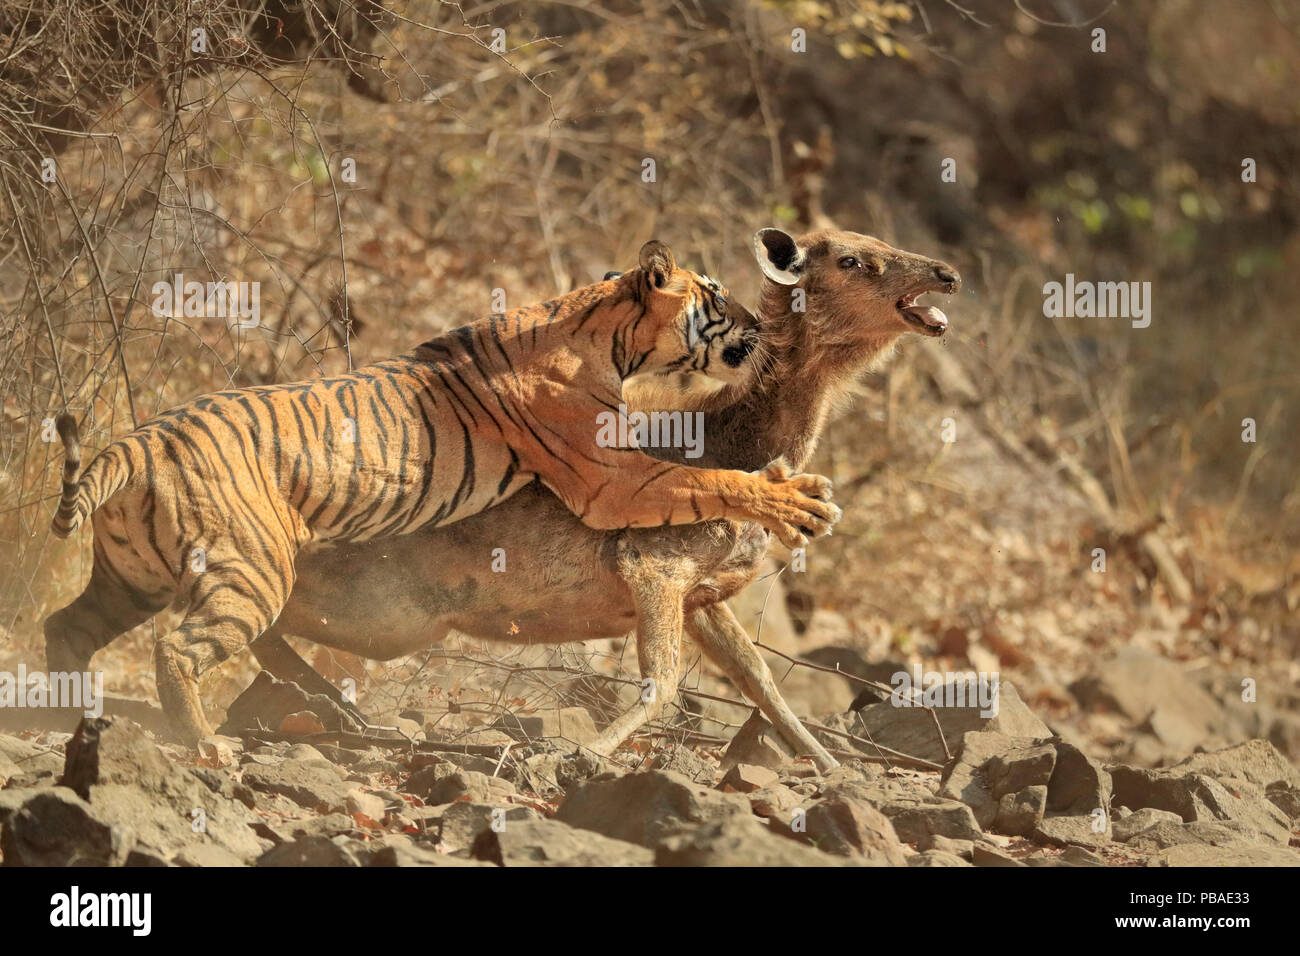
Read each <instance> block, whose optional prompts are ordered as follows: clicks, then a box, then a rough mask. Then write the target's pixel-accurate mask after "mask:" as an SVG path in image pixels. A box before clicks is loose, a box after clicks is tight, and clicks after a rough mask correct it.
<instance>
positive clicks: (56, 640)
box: [44, 552, 173, 674]
mask: <svg viewBox="0 0 1300 956" xmlns="http://www.w3.org/2000/svg"><path fill="white" fill-rule="evenodd" d="M172 593H173V589H172V585H171V582H170V581H169V582H166V584H165V585H163V584H160V587H159V590H158V591H157V592H155V593H153V594H147V593H145V592H143V591H141V590H140V589H139V588H137V587H135V586H132V585H131V584H129V583H127V582H126V581H123V580H122V579H121V578H120V577H119V576H118V575H117V574H116V573H115V572H114V571H113V569H112V567H111V566H110V565H109V564H108V563H107V562H106V561H105V560H104V559H103V558H102V556H101V555H100V554H99V553H98V552H97V553H96V555H95V564H94V567H93V569H92V570H91V572H90V580H89V581H88V582H86V587H85V590H83V591H82V592H81V595H80V596H79V597H78V598H77V599H76V600H75V601H73V602H72V603H71V604H69V605H68V606H67V607H65V608H63V609H61V610H58V611H55V612H54V613H53V614H51V615H50V616H49V617H48V618H46V619H45V628H44V629H45V667H46V669H47V670H48V671H49V672H50V673H65V674H68V673H74V672H84V671H86V670H88V669H89V668H90V659H91V658H92V657H93V656H94V654H95V652H96V651H98V650H99V649H100V648H102V647H106V646H108V645H109V644H110V643H112V642H113V641H114V640H115V639H116V638H118V637H120V636H121V635H123V634H125V633H126V632H127V631H129V630H131V628H133V627H135V626H137V625H139V624H143V623H144V622H145V621H147V620H149V618H151V617H153V616H154V615H155V614H157V613H158V612H159V611H161V610H162V609H163V608H165V607H167V605H168V604H170V603H171V600H172Z"/></svg>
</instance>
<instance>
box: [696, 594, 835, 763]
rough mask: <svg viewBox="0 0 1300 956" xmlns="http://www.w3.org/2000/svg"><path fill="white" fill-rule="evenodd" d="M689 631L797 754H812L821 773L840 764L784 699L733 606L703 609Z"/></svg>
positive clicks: (722, 605)
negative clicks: (732, 608) (737, 618)
mask: <svg viewBox="0 0 1300 956" xmlns="http://www.w3.org/2000/svg"><path fill="white" fill-rule="evenodd" d="M686 631H687V633H688V634H690V636H691V640H693V641H695V643H697V644H698V645H699V646H700V649H701V650H703V651H704V653H705V654H706V655H707V656H708V657H709V659H710V660H712V661H713V662H714V663H715V664H717V665H718V666H719V667H721V668H722V670H723V671H724V672H725V673H726V675H727V677H729V678H730V679H731V681H732V683H734V684H735V685H736V687H737V688H739V690H740V691H741V693H743V694H744V695H745V696H746V697H748V698H749V699H750V700H752V701H753V702H754V703H756V704H757V705H758V709H759V710H760V711H762V713H763V716H764V717H766V718H767V719H768V720H770V721H771V722H772V726H773V727H775V728H776V730H777V732H778V733H780V735H781V736H782V737H783V738H785V740H786V742H787V743H789V744H790V745H791V746H793V747H794V748H795V750H796V752H797V753H804V754H811V755H812V758H813V762H814V763H816V765H817V769H818V770H820V771H822V772H825V771H827V770H830V769H831V768H832V767H838V766H839V762H838V761H837V760H836V759H835V758H834V757H832V756H831V755H830V754H829V753H828V752H827V750H826V748H825V747H823V746H822V745H821V744H820V743H818V741H817V738H816V737H814V736H813V735H812V734H810V733H809V732H808V728H807V727H805V726H804V725H803V723H802V722H801V721H800V720H799V718H798V717H797V716H795V713H794V711H792V710H791V709H790V705H789V704H787V703H786V702H785V698H783V697H782V696H781V691H780V690H779V689H778V688H777V686H776V680H775V679H774V678H773V677H772V671H771V670H770V669H769V668H768V666H767V662H766V661H764V660H763V657H762V655H761V654H759V653H758V649H757V648H755V647H754V644H753V642H752V641H751V640H750V639H749V635H748V634H747V633H745V629H744V628H743V627H742V626H741V624H740V622H739V621H737V620H736V615H735V614H733V613H732V612H731V608H729V607H727V605H726V604H723V603H722V602H719V603H717V604H711V605H709V606H708V607H703V608H700V609H699V610H697V611H696V612H695V613H694V614H692V615H691V616H690V618H689V619H688V620H687V621H686Z"/></svg>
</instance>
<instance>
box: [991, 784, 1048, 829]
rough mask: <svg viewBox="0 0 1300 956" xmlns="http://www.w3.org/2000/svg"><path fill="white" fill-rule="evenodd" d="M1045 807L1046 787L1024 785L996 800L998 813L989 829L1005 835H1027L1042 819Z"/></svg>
mask: <svg viewBox="0 0 1300 956" xmlns="http://www.w3.org/2000/svg"><path fill="white" fill-rule="evenodd" d="M1046 809H1047V787H1045V786H1037V787H1025V789H1023V790H1021V791H1019V792H1018V793H1008V794H1006V795H1005V796H1003V797H1002V799H1001V800H999V801H998V815H997V818H996V819H995V820H994V821H993V825H992V826H991V827H990V828H989V829H991V830H992V831H993V832H994V833H1003V834H1006V835H1007V836H1028V835H1029V834H1031V833H1033V832H1034V828H1035V827H1037V826H1038V824H1039V823H1040V822H1041V821H1042V819H1043V813H1044V811H1046Z"/></svg>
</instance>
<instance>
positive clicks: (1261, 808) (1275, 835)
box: [1111, 767, 1291, 846]
mask: <svg viewBox="0 0 1300 956" xmlns="http://www.w3.org/2000/svg"><path fill="white" fill-rule="evenodd" d="M1187 769H1188V768H1186V767H1183V768H1169V769H1166V770H1139V769H1136V768H1133V767H1112V768H1111V777H1112V779H1113V780H1114V781H1115V800H1116V802H1118V803H1122V804H1123V805H1125V806H1127V807H1131V808H1138V807H1154V808H1156V809H1158V810H1168V811H1170V812H1172V813H1176V814H1178V816H1179V817H1180V818H1182V820H1183V821H1185V822H1188V823H1190V822H1192V821H1195V820H1210V821H1214V820H1218V821H1227V820H1231V821H1236V822H1238V823H1243V824H1245V825H1247V826H1249V827H1251V828H1253V829H1255V830H1258V831H1259V832H1260V833H1261V834H1262V835H1264V836H1265V837H1266V838H1267V839H1268V840H1269V841H1270V842H1273V843H1277V844H1280V845H1282V846H1286V844H1287V843H1288V842H1289V841H1290V839H1291V821H1290V819H1289V818H1288V817H1287V815H1286V814H1285V813H1284V812H1282V811H1281V810H1280V809H1278V808H1277V806H1275V805H1274V804H1273V802H1272V801H1270V800H1269V799H1268V796H1267V794H1266V792H1265V791H1264V789H1263V788H1261V787H1258V786H1256V785H1255V784H1253V783H1248V782H1246V781H1245V780H1242V779H1232V780H1230V784H1231V789H1229V788H1228V787H1227V786H1225V785H1224V784H1222V783H1220V782H1219V781H1218V780H1215V779H1214V778H1213V777H1209V776H1206V775H1204V774H1201V773H1192V772H1187Z"/></svg>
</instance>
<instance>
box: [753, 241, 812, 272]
mask: <svg viewBox="0 0 1300 956" xmlns="http://www.w3.org/2000/svg"><path fill="white" fill-rule="evenodd" d="M754 258H756V259H757V260H758V267H759V268H760V269H762V270H763V275H765V276H767V277H768V278H769V279H771V280H772V281H773V282H779V283H780V284H781V285H794V284H795V283H796V282H798V281H799V279H800V278H802V277H803V267H804V265H805V263H806V261H807V257H806V256H805V254H804V251H803V250H802V249H800V248H799V246H798V245H796V244H795V241H794V237H793V236H791V235H790V234H789V233H788V232H785V231H784V230H782V229H775V228H770V229H760V230H758V232H756V233H754Z"/></svg>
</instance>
